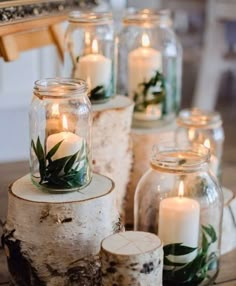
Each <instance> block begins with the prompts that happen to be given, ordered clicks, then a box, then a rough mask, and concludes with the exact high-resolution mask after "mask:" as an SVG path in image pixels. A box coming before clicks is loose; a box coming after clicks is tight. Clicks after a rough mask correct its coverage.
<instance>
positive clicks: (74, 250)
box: [2, 174, 121, 286]
mask: <svg viewBox="0 0 236 286" xmlns="http://www.w3.org/2000/svg"><path fill="white" fill-rule="evenodd" d="M8 198H9V203H8V214H7V223H6V226H5V230H4V234H3V236H2V244H3V246H4V249H5V253H6V256H7V261H8V267H9V272H10V278H11V281H12V283H13V285H17V286H26V285H27V286H41V285H47V286H57V285H58V286H64V285H65V286H68V285H84V286H95V285H100V282H101V281H100V280H101V275H100V274H101V272H100V271H101V269H100V260H99V256H98V253H99V250H100V244H101V241H102V240H103V239H104V238H105V237H107V236H108V235H111V234H113V233H116V232H119V231H120V229H121V224H120V218H119V214H118V211H117V209H116V207H115V190H114V183H113V182H112V180H111V179H109V178H107V177H104V176H101V175H97V174H94V175H93V179H92V181H91V183H90V185H89V186H87V187H86V188H84V189H82V190H80V191H76V192H71V193H60V194H55V193H48V192H43V191H42V190H40V189H38V188H37V187H36V186H34V185H33V184H32V182H31V179H30V176H29V175H27V176H25V177H22V178H21V179H19V180H17V181H16V182H15V183H13V185H12V186H11V187H10V189H9V193H8Z"/></svg>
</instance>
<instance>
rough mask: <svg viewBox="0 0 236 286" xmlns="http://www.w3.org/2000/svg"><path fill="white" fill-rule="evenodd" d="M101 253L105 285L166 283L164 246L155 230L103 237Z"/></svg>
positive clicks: (121, 285)
mask: <svg viewBox="0 0 236 286" xmlns="http://www.w3.org/2000/svg"><path fill="white" fill-rule="evenodd" d="M100 255H101V263H102V286H111V285H119V286H127V285H132V286H146V285H162V270H163V248H162V243H161V241H160V239H159V238H158V237H157V236H156V235H154V234H152V233H148V232H138V231H127V232H123V233H120V234H114V235H111V236H109V237H107V238H105V239H104V240H103V242H102V246H101V254H100Z"/></svg>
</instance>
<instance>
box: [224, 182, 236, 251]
mask: <svg viewBox="0 0 236 286" xmlns="http://www.w3.org/2000/svg"><path fill="white" fill-rule="evenodd" d="M223 195H224V211H223V223H222V239H221V254H225V253H227V252H230V251H232V250H233V249H234V248H236V198H235V195H234V193H233V192H232V191H231V190H229V189H227V188H223Z"/></svg>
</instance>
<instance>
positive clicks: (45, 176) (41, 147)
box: [29, 78, 92, 192]
mask: <svg viewBox="0 0 236 286" xmlns="http://www.w3.org/2000/svg"><path fill="white" fill-rule="evenodd" d="M29 115H30V117H29V118H30V141H31V146H30V170H31V178H32V181H33V183H35V184H36V185H37V186H39V187H41V188H44V189H48V190H51V191H56V192H59V191H72V190H78V189H81V188H83V187H85V186H86V185H88V184H89V182H90V180H91V163H90V162H91V125H92V115H91V104H90V101H89V98H88V96H87V85H86V83H85V81H83V80H74V79H67V78H51V79H42V80H38V81H36V82H35V85H34V92H33V99H32V103H31V108H30V114H29Z"/></svg>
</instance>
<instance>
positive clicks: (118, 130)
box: [92, 95, 133, 217]
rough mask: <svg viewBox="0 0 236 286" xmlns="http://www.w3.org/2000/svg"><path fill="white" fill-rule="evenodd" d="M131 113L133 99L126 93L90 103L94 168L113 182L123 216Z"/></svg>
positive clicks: (128, 169)
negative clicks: (93, 103)
mask: <svg viewBox="0 0 236 286" xmlns="http://www.w3.org/2000/svg"><path fill="white" fill-rule="evenodd" d="M132 113H133V102H132V101H131V100H130V99H129V98H127V97H125V96H119V95H118V96H116V97H114V98H113V99H111V100H109V101H108V102H106V103H103V104H96V105H93V136H92V138H93V140H92V152H93V171H95V172H97V173H99V174H103V175H105V176H108V177H109V178H111V179H112V180H113V181H114V182H115V186H116V192H117V206H118V210H119V212H120V214H121V215H122V217H123V216H124V207H123V204H124V198H125V196H126V190H127V184H128V182H129V177H130V170H131V165H132V147H131V144H130V130H131V121H132Z"/></svg>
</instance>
